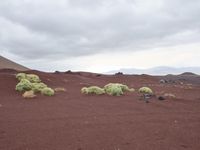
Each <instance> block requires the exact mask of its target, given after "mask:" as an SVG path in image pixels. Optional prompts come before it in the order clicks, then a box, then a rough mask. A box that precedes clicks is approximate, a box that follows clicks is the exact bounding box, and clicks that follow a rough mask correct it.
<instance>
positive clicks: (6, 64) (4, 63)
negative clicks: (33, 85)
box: [0, 56, 29, 71]
mask: <svg viewBox="0 0 200 150" xmlns="http://www.w3.org/2000/svg"><path fill="white" fill-rule="evenodd" d="M0 69H14V70H19V71H26V70H29V68H27V67H24V66H22V65H20V64H18V63H16V62H13V61H11V60H9V59H7V58H5V57H3V56H0Z"/></svg>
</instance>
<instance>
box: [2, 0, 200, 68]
mask: <svg viewBox="0 0 200 150" xmlns="http://www.w3.org/2000/svg"><path fill="white" fill-rule="evenodd" d="M0 53H1V55H3V56H4V57H7V58H9V59H12V60H14V61H17V62H18V63H21V64H23V65H25V66H27V67H30V68H33V69H39V70H44V71H55V70H61V71H64V70H83V71H93V72H106V71H109V70H115V69H120V68H130V67H134V68H149V67H155V66H174V67H183V66H200V61H199V59H200V0H1V1H0Z"/></svg>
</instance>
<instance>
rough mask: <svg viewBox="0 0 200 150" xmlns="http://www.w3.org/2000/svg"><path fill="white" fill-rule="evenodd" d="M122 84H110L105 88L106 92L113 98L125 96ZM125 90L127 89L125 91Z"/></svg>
mask: <svg viewBox="0 0 200 150" xmlns="http://www.w3.org/2000/svg"><path fill="white" fill-rule="evenodd" d="M122 89H123V88H122V86H121V84H118V83H109V84H107V85H105V86H104V90H105V92H106V93H107V94H109V95H113V96H120V95H123V90H122ZM124 90H125V89H124Z"/></svg>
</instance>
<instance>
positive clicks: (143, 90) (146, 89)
mask: <svg viewBox="0 0 200 150" xmlns="http://www.w3.org/2000/svg"><path fill="white" fill-rule="evenodd" d="M138 91H139V92H140V93H142V94H153V91H152V90H151V89H150V88H149V87H141V88H140V89H139V90H138Z"/></svg>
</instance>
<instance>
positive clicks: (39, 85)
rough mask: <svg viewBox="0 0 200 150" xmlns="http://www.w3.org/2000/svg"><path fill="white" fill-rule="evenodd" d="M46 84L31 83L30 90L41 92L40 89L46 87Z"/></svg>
mask: <svg viewBox="0 0 200 150" xmlns="http://www.w3.org/2000/svg"><path fill="white" fill-rule="evenodd" d="M46 87H47V85H46V84H44V83H42V82H40V83H32V90H33V91H34V92H35V93H37V92H41V91H42V89H44V88H46Z"/></svg>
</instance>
